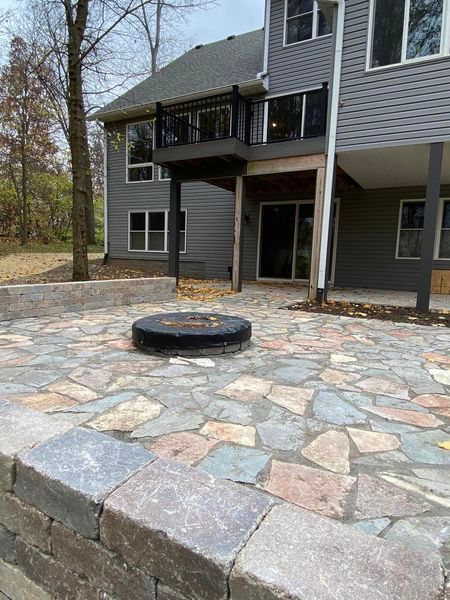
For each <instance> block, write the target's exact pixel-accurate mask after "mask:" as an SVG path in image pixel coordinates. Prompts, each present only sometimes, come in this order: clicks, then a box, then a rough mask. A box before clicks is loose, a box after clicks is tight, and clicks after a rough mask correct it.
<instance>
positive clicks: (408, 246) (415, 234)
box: [397, 201, 425, 258]
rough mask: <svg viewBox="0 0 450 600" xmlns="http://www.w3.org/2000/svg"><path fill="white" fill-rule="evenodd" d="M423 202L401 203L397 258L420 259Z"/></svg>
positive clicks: (423, 212)
mask: <svg viewBox="0 0 450 600" xmlns="http://www.w3.org/2000/svg"><path fill="white" fill-rule="evenodd" d="M424 214H425V202H423V201H419V202H402V204H401V208H400V228H399V234H398V249H397V258H420V252H421V249H422V230H423V219H424Z"/></svg>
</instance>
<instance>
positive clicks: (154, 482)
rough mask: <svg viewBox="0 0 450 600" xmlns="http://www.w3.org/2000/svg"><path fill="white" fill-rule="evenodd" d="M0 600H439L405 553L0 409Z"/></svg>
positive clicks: (39, 418) (433, 572) (94, 435)
mask: <svg viewBox="0 0 450 600" xmlns="http://www.w3.org/2000/svg"><path fill="white" fill-rule="evenodd" d="M0 523H1V524H0V598H2V599H3V598H8V599H11V600H24V599H26V600H44V599H45V600H50V598H56V599H64V600H71V599H74V600H91V599H92V600H99V599H100V598H104V599H110V600H112V599H115V600H144V599H145V600H226V599H231V600H275V599H280V600H281V599H283V600H337V599H338V600H442V598H443V597H444V596H443V586H444V579H443V574H442V571H441V567H440V562H439V558H438V557H434V556H427V555H422V554H416V553H415V552H413V551H412V550H409V549H407V548H406V547H403V546H397V545H394V544H391V543H388V542H386V541H384V540H380V539H378V538H376V537H372V536H368V535H365V534H363V533H360V532H358V531H356V530H354V529H352V528H351V527H349V526H347V525H342V524H340V523H337V522H334V521H332V520H330V519H327V518H324V517H321V516H318V515H316V514H313V513H309V512H307V511H304V510H302V509H300V508H298V507H296V506H294V505H292V504H289V503H286V502H281V501H278V500H277V499H275V498H273V497H272V496H269V495H266V494H263V493H260V492H258V491H256V490H253V489H249V488H246V487H244V486H242V485H238V484H235V483H231V482H227V481H223V480H220V479H216V478H214V477H212V476H210V475H209V474H206V473H204V472H202V471H200V470H198V469H195V468H191V467H186V466H184V465H181V464H178V463H174V462H171V461H168V460H165V459H159V458H157V457H156V456H155V455H153V454H152V453H151V452H148V451H147V450H145V449H144V448H143V447H142V446H138V445H132V444H128V443H124V442H121V441H118V440H116V439H114V438H112V437H109V436H106V435H103V434H100V433H98V432H95V431H92V430H89V429H85V428H80V427H74V426H72V424H71V423H69V422H66V421H64V420H62V419H61V418H57V417H56V416H54V415H45V414H41V413H37V412H35V411H32V410H29V409H27V408H24V407H20V406H18V405H16V404H14V403H12V402H9V401H7V400H3V401H0Z"/></svg>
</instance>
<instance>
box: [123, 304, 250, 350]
mask: <svg viewBox="0 0 450 600" xmlns="http://www.w3.org/2000/svg"><path fill="white" fill-rule="evenodd" d="M251 337H252V325H251V323H250V321H247V320H246V319H241V318H240V317H234V316H231V315H221V314H214V313H194V312H189V313H160V314H157V315H152V316H151V317H145V318H143V319H139V320H138V321H136V322H135V323H134V324H133V342H134V344H135V346H136V347H137V348H139V349H140V350H144V351H145V352H162V353H163V354H169V355H172V356H210V355H218V354H228V353H232V352H239V351H240V350H245V349H246V348H248V346H249V345H250V339H251Z"/></svg>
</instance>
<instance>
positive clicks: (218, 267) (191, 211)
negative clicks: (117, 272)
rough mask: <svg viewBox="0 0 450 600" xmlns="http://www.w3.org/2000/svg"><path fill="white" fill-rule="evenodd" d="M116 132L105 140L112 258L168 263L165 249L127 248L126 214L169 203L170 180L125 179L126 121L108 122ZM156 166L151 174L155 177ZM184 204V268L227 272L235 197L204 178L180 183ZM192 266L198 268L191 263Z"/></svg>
mask: <svg viewBox="0 0 450 600" xmlns="http://www.w3.org/2000/svg"><path fill="white" fill-rule="evenodd" d="M108 131H110V132H111V131H114V132H115V135H114V136H112V137H111V138H110V139H109V142H108V242H109V257H110V258H112V259H129V260H131V261H133V260H135V261H138V260H153V261H155V264H157V263H161V262H167V260H168V254H166V253H160V252H129V251H128V213H129V211H134V210H138V211H139V210H150V209H155V210H157V209H161V210H167V209H168V208H169V197H170V191H169V187H170V183H169V181H158V180H156V181H154V182H143V183H126V153H125V123H122V122H121V123H116V124H114V125H109V126H108ZM158 171H159V169H158V167H155V176H156V178H157V176H158ZM181 207H182V209H186V210H187V253H186V254H181V262H182V271H183V263H184V264H186V263H187V264H188V265H189V268H187V267H186V269H185V271H186V270H187V271H189V270H194V271H196V272H199V273H204V276H205V277H207V278H208V277H223V278H226V277H228V267H229V266H230V265H231V264H232V261H231V259H232V253H233V224H234V197H233V194H231V193H229V192H227V191H225V190H221V189H219V188H217V187H214V186H211V185H208V184H206V183H184V184H182V199H181ZM195 265H196V266H197V268H195Z"/></svg>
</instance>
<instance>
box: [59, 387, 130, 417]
mask: <svg viewBox="0 0 450 600" xmlns="http://www.w3.org/2000/svg"><path fill="white" fill-rule="evenodd" d="M138 396H139V393H138V392H122V393H121V394H113V395H112V396H106V397H105V398H100V399H98V400H94V401H93V402H85V403H84V404H79V405H78V406H74V407H73V408H71V409H70V410H69V411H67V412H74V413H101V412H104V411H106V410H109V409H110V408H114V406H117V405H118V404H121V403H122V402H128V401H129V400H133V399H135V398H137V397H138Z"/></svg>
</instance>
